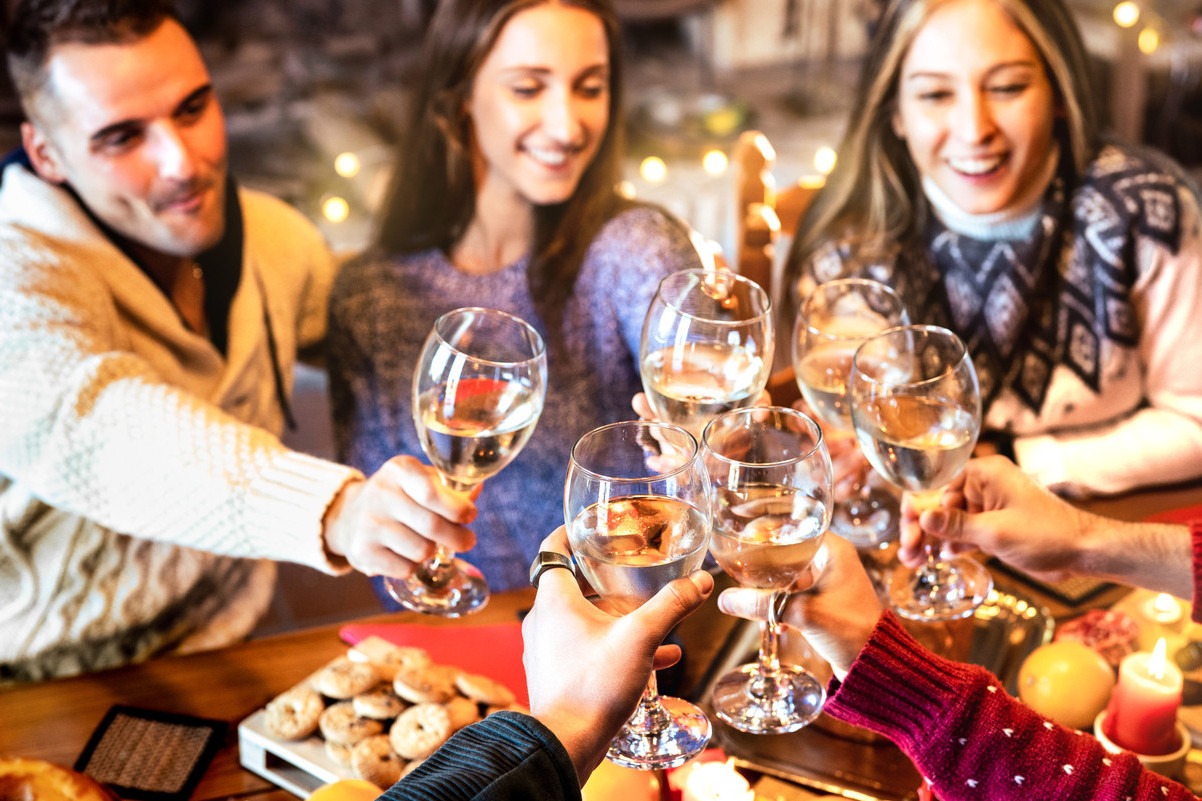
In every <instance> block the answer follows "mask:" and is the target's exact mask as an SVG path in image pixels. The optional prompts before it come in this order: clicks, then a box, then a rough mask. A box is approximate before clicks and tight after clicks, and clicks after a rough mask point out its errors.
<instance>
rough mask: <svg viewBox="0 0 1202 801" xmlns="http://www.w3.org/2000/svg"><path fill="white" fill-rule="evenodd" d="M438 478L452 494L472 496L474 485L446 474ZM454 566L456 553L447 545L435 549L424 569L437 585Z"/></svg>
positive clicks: (440, 474)
mask: <svg viewBox="0 0 1202 801" xmlns="http://www.w3.org/2000/svg"><path fill="white" fill-rule="evenodd" d="M438 477H439V478H440V479H442V483H443V486H445V487H447V488H448V489H450V490H451V491H452V492H456V493H458V494H460V495H462V496H464V497H465V498H466V497H467V496H468V495H469V494H471V491H472V487H473V485H471V484H463V483H461V482H458V481H456V480H455V479H453V478H451V477H450V476H448V475H447V474H446V473H439V474H438ZM454 565H455V552H454V551H452V550H451V549H450V548H448V547H446V546H445V545H439V546H438V547H437V548H436V549H435V551H434V555H433V556H431V557H430V558H429V559H427V560H426V564H425V565H424V567H425V570H426V572H427V573H429V574H430V576H431V579H432V580H433V582H434V583H435V584H437V583H438V580H439V578H441V577H443V575H444V573H445V571H447V570H449V569H450V568H452V567H453V566H454Z"/></svg>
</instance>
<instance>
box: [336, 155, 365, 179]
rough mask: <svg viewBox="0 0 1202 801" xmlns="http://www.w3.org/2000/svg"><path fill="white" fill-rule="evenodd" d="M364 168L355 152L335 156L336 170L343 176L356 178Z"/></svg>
mask: <svg viewBox="0 0 1202 801" xmlns="http://www.w3.org/2000/svg"><path fill="white" fill-rule="evenodd" d="M362 168H363V165H362V164H361V163H360V162H359V157H358V156H356V155H355V154H354V153H350V152H346V153H339V154H338V155H337V156H336V157H335V158H334V172H336V173H338V174H339V175H341V176H342V177H343V178H354V177H355V176H356V175H358V174H359V170H360V169H362Z"/></svg>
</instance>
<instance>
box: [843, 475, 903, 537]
mask: <svg viewBox="0 0 1202 801" xmlns="http://www.w3.org/2000/svg"><path fill="white" fill-rule="evenodd" d="M900 518H901V508H900V506H899V505H898V503H897V498H895V497H894V496H893V495H890V494H889V493H887V492H882V491H879V490H871V491H870V492H869V493H868V495H867V496H866V497H864V498H857V499H855V500H854V502H851V503H848V502H846V501H844V502H841V503H837V504H835V508H834V510H833V512H832V514H831V526H830V530H831V531H832V532H833V533H835V534H838V535H839V536H840V537H842V538H843V539H845V540H847V541H848V542H850V543H851V544H852V545H854V546H856V550H859V551H866V550H872V549H875V548H887V547H889V544H890V543H892V542H893V541H894V540H896V539H897V533H898V530H897V521H898V520H899V519H900Z"/></svg>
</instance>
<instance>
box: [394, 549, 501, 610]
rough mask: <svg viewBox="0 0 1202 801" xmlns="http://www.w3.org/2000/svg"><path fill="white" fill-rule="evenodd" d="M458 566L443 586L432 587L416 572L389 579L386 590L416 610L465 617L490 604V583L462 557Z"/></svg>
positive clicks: (410, 608) (456, 565)
mask: <svg viewBox="0 0 1202 801" xmlns="http://www.w3.org/2000/svg"><path fill="white" fill-rule="evenodd" d="M455 567H456V570H455V572H454V575H453V576H452V577H451V579H450V581H448V582H447V583H446V584H445V585H444V586H442V587H438V588H435V587H432V586H430V585H429V584H427V583H425V582H423V581H422V580H421V579H419V578H418V577H417V575H416V574H415V575H412V576H410V577H409V578H407V579H392V578H386V579H384V589H386V590H387V591H388V594H389V595H391V596H392V597H393V599H395V600H396V602H397V603H399V604H400V605H401V606H403V607H405V608H406V609H408V610H410V611H413V612H421V613H423V614H426V615H437V616H439V617H463V616H464V615H470V614H471V613H473V612H479V611H480V610H481V609H483V608H484V605H485V604H487V603H488V582H486V581H485V580H484V577H483V576H481V575H479V574H478V573H476V572H475V569H474V568H470V567H469V566H467V565H465V564H464V563H462V562H460V560H458V559H456V560H455ZM465 568H466V569H465ZM469 571H471V572H469Z"/></svg>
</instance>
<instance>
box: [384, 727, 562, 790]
mask: <svg viewBox="0 0 1202 801" xmlns="http://www.w3.org/2000/svg"><path fill="white" fill-rule="evenodd" d="M380 799H381V801H461V799H462V800H464V801H466V799H473V801H508V800H509V799H513V801H517V800H518V799H527V800H528V801H579V799H580V786H579V783H578V781H577V778H576V769H575V767H574V766H573V765H572V761H571V759H569V757H568V753H567V751H565V750H564V748H563V746H562V745H560V743H559V741H558V740H557V739H556V738H555V735H554V734H552V733H551V731H550V730H549V729H547V728H546V727H545V726H543V725H542V724H541V723H539V722H538V721H537V720H535V719H534V718H532V717H530V716H529V715H522V714H520V713H517V712H496V713H493V714H491V715H489V716H488V717H487V718H485V719H484V720H482V721H480V722H479V723H473V724H472V725H471V726H468V727H467V728H464V729H461V730H460V731H459V732H457V733H456V734H455V735H454V736H453V737H451V739H449V740H447V742H445V743H444V744H443V745H442V747H441V748H439V749H438V750H437V751H435V752H434V753H433V754H431V755H430V756H429V757H428V758H427V759H426V761H425V762H423V763H422V764H421V765H419V766H418V767H417V768H416V769H415V770H414V771H413V772H412V773H410V774H409V775H408V776H406V777H405V778H403V779H401V780H400V781H399V782H397V783H396V784H394V785H393V786H392V787H390V788H389V789H388V791H387V792H386V793H384V795H382V796H380Z"/></svg>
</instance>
